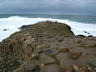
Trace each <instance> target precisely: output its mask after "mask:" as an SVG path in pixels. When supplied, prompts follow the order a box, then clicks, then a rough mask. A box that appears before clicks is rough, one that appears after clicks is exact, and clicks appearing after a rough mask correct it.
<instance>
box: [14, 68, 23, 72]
mask: <svg viewBox="0 0 96 72" xmlns="http://www.w3.org/2000/svg"><path fill="white" fill-rule="evenodd" d="M13 72H24V68H18V69H16V70H14V71H13Z"/></svg>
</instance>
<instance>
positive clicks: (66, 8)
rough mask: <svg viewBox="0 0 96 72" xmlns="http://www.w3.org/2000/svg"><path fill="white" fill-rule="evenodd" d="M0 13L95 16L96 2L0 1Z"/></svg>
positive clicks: (85, 0) (87, 0)
mask: <svg viewBox="0 0 96 72" xmlns="http://www.w3.org/2000/svg"><path fill="white" fill-rule="evenodd" d="M0 13H53V14H55V13H56V14H67V13H68V14H96V0H0Z"/></svg>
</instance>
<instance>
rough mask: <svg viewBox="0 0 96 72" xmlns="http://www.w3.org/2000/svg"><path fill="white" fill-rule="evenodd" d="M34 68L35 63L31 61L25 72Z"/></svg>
mask: <svg viewBox="0 0 96 72" xmlns="http://www.w3.org/2000/svg"><path fill="white" fill-rule="evenodd" d="M34 68H35V65H34V64H33V63H29V64H28V65H26V67H25V72H32V71H33V70H34Z"/></svg>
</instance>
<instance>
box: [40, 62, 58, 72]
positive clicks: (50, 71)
mask: <svg viewBox="0 0 96 72" xmlns="http://www.w3.org/2000/svg"><path fill="white" fill-rule="evenodd" d="M40 72H59V66H58V65H56V64H52V65H46V66H44V67H42V68H41V70H40Z"/></svg>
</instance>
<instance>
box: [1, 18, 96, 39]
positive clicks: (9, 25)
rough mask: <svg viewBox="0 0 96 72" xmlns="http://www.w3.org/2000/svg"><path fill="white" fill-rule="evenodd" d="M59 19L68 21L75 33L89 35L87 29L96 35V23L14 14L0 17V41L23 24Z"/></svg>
mask: <svg viewBox="0 0 96 72" xmlns="http://www.w3.org/2000/svg"><path fill="white" fill-rule="evenodd" d="M47 20H49V21H58V22H61V23H66V24H68V25H69V26H71V28H72V31H73V32H74V34H75V35H78V34H82V35H86V36H88V35H89V34H87V33H84V31H87V32H89V33H91V35H93V36H96V24H87V23H80V22H74V21H69V20H64V19H52V18H27V17H20V16H12V17H9V18H0V41H2V40H3V39H5V38H7V37H9V36H10V35H11V34H12V33H14V32H16V31H19V29H18V28H19V27H21V26H22V25H29V24H35V23H37V22H42V21H47ZM4 29H8V30H7V31H3V30H4Z"/></svg>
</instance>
